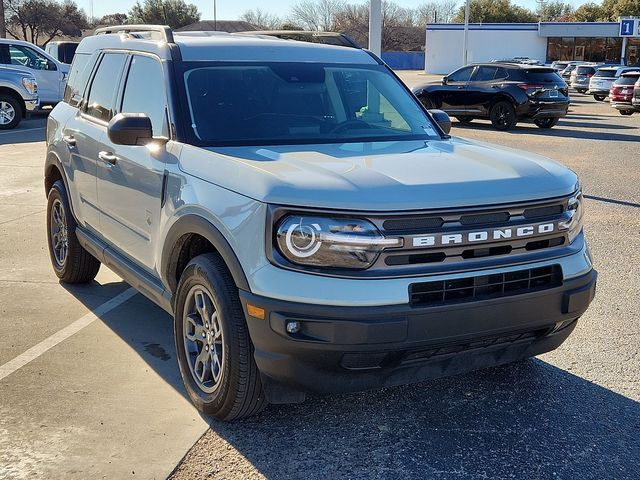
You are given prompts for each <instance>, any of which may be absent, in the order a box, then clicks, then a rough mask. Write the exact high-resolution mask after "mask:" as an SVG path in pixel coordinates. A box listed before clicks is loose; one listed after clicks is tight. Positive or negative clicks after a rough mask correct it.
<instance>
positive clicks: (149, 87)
mask: <svg viewBox="0 0 640 480" xmlns="http://www.w3.org/2000/svg"><path fill="white" fill-rule="evenodd" d="M125 70H126V73H125V75H124V80H123V84H124V89H123V93H122V95H121V100H119V102H118V106H117V110H118V112H124V113H144V114H146V115H148V116H149V118H151V123H152V125H153V134H154V137H168V136H169V126H168V117H167V95H166V90H165V75H164V71H163V66H162V64H161V62H160V60H159V59H158V58H157V57H154V56H149V55H142V54H136V55H133V56H132V57H131V60H130V63H129V65H128V66H127V68H126V69H125ZM98 150H99V151H98V157H99V158H102V159H104V160H106V161H100V162H99V163H98V201H99V204H100V231H101V232H102V234H103V235H104V237H105V238H106V239H107V241H108V242H109V243H110V244H111V245H112V246H114V247H115V248H116V249H117V250H119V251H120V252H121V253H124V254H125V255H127V256H128V257H130V258H132V259H134V260H135V261H136V262H137V263H138V264H140V265H141V266H143V267H145V268H146V269H147V270H149V271H150V272H153V270H154V267H155V265H154V246H155V244H156V240H157V238H156V236H157V235H156V232H157V229H158V224H159V222H160V209H161V204H162V187H163V179H164V166H165V161H166V157H167V155H168V154H167V149H166V147H165V146H164V145H162V146H159V145H155V146H153V145H149V146H128V145H115V144H113V143H111V141H110V140H109V139H108V138H107V137H105V139H104V141H103V143H102V145H100V147H99V149H98Z"/></svg>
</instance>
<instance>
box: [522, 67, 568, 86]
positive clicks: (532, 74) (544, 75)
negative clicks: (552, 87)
mask: <svg viewBox="0 0 640 480" xmlns="http://www.w3.org/2000/svg"><path fill="white" fill-rule="evenodd" d="M525 76H526V78H527V80H528V81H531V82H542V83H561V82H564V80H562V77H560V75H558V73H557V72H556V71H555V70H553V69H551V68H549V69H546V68H545V69H536V70H527V71H526V72H525Z"/></svg>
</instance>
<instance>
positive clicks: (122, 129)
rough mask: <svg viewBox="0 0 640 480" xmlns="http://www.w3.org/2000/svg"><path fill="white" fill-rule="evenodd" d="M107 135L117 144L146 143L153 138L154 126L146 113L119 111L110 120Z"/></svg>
mask: <svg viewBox="0 0 640 480" xmlns="http://www.w3.org/2000/svg"><path fill="white" fill-rule="evenodd" d="M107 135H108V136H109V140H111V141H112V142H113V143H115V144H116V145H146V144H147V143H150V142H151V141H152V140H153V126H152V125H151V119H150V118H149V117H148V116H147V115H145V114H144V113H119V114H118V115H116V116H115V117H113V118H112V119H111V121H110V122H109V126H108V127H107Z"/></svg>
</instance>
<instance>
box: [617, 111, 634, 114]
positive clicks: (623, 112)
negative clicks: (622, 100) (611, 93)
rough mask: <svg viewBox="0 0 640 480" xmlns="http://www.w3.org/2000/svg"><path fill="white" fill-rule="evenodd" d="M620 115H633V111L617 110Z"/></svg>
mask: <svg viewBox="0 0 640 480" xmlns="http://www.w3.org/2000/svg"><path fill="white" fill-rule="evenodd" d="M618 111H619V112H620V115H633V111H631V110H618Z"/></svg>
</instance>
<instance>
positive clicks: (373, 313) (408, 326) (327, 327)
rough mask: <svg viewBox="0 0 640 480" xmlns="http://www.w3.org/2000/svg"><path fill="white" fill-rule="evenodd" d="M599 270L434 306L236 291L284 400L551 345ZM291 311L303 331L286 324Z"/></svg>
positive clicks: (450, 370)
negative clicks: (355, 303)
mask: <svg viewBox="0 0 640 480" xmlns="http://www.w3.org/2000/svg"><path fill="white" fill-rule="evenodd" d="M596 277H597V274H596V272H595V270H590V271H589V272H588V273H586V274H584V275H582V276H580V277H576V278H571V279H565V280H564V281H563V282H562V285H560V286H557V287H554V288H549V289H546V290H542V291H535V292H529V293H523V294H519V295H514V296H510V297H501V298H493V299H488V300H480V301H472V302H467V303H457V304H451V305H441V306H431V307H411V306H410V305H409V304H405V305H382V306H375V307H352V306H327V305H310V304H302V303H294V302H287V301H282V300H273V299H270V298H266V297H262V296H257V295H254V294H251V293H249V292H245V291H241V292H240V298H241V301H242V304H243V307H244V311H245V316H246V319H247V324H248V326H249V331H250V334H251V339H252V341H253V344H254V346H255V360H256V363H257V365H258V368H259V369H260V372H261V374H262V378H263V383H264V386H265V391H266V393H267V397H268V399H269V400H270V401H271V402H274V403H283V402H288V401H300V400H302V399H304V392H317V393H339V392H350V391H359V390H366V389H370V388H379V387H386V386H391V385H399V384H407V383H413V382H418V381H422V380H426V379H429V378H435V377H440V376H446V375H452V374H457V373H462V372H467V371H470V370H475V369H478V368H483V367H489V366H494V365H499V364H503V363H509V362H513V361H516V360H519V359H523V358H527V357H530V356H534V355H538V354H541V353H544V352H548V351H550V350H553V349H555V348H557V347H558V346H559V345H560V344H562V342H564V340H565V339H566V338H567V337H568V336H569V334H570V333H571V331H572V330H573V328H574V327H575V325H576V320H577V319H578V318H579V317H580V316H581V315H582V314H583V313H584V312H585V310H586V309H587V307H588V306H589V304H590V302H591V300H592V299H593V297H594V294H595V286H596ZM366 282H367V281H366V280H364V281H363V283H366ZM365 288H366V286H365ZM248 304H251V305H254V306H258V307H261V308H263V309H264V310H265V317H264V319H262V320H260V319H257V318H254V317H252V316H251V315H249V314H248V311H247V305H248ZM291 321H297V322H299V325H300V330H299V332H297V333H294V334H290V333H287V328H286V325H287V324H288V323H289V322H291Z"/></svg>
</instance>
